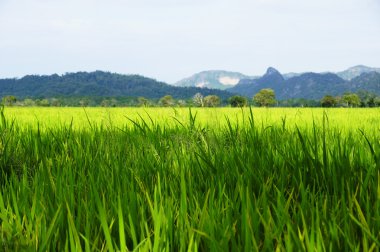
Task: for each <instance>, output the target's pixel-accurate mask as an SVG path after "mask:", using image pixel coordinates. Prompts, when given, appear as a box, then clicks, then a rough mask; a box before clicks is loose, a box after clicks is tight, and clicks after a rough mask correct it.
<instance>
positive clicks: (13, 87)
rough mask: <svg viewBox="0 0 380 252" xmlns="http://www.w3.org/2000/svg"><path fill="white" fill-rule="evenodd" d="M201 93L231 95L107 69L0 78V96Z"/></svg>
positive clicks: (159, 95)
mask: <svg viewBox="0 0 380 252" xmlns="http://www.w3.org/2000/svg"><path fill="white" fill-rule="evenodd" d="M198 92H199V93H201V94H203V95H204V96H206V95H210V94H215V95H218V96H220V97H221V98H222V99H226V98H228V97H230V96H231V94H230V93H228V92H226V91H222V90H213V89H207V88H195V87H174V86H171V85H168V84H166V83H163V82H158V81H156V80H154V79H150V78H146V77H143V76H140V75H122V74H116V73H109V72H102V71H96V72H90V73H88V72H77V73H68V74H65V75H62V76H60V75H57V74H54V75H43V76H40V75H27V76H25V77H23V78H21V79H0V97H1V96H6V95H14V96H17V97H19V98H23V97H46V98H47V97H58V96H66V97H68V96H77V97H79V96H108V97H111V96H128V97H138V96H143V97H146V98H160V97H162V96H164V95H172V96H173V97H174V98H181V99H186V98H190V97H192V96H194V95H195V94H196V93H198Z"/></svg>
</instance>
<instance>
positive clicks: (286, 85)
mask: <svg viewBox="0 0 380 252" xmlns="http://www.w3.org/2000/svg"><path fill="white" fill-rule="evenodd" d="M263 88H271V89H273V90H274V91H275V93H276V97H277V98H278V99H280V100H284V99H290V98H305V99H321V98H322V97H323V96H325V95H327V94H330V95H341V94H343V93H344V92H356V91H359V90H366V91H370V92H373V93H375V94H377V95H380V73H378V72H375V71H372V72H364V73H362V74H361V75H359V76H357V77H355V78H353V79H351V80H344V79H343V78H341V77H339V76H338V75H337V74H333V73H312V72H310V73H303V74H300V75H296V76H294V77H290V78H288V79H285V78H284V77H283V76H282V75H281V73H280V72H279V71H277V70H276V69H274V68H272V67H270V68H268V70H267V72H266V73H265V74H264V75H263V76H262V77H261V78H258V79H253V80H250V79H243V80H241V81H240V82H239V83H238V84H237V85H236V86H234V87H232V88H229V89H227V91H229V92H232V93H236V94H240V95H244V96H248V97H252V96H253V95H255V94H256V93H257V92H259V91H260V90H261V89H263Z"/></svg>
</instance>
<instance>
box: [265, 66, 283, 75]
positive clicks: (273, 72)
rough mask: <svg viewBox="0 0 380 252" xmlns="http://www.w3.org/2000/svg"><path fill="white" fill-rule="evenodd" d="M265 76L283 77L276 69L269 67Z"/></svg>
mask: <svg viewBox="0 0 380 252" xmlns="http://www.w3.org/2000/svg"><path fill="white" fill-rule="evenodd" d="M265 75H281V73H280V72H279V71H278V70H277V69H276V68H273V67H268V69H267V71H266V73H265Z"/></svg>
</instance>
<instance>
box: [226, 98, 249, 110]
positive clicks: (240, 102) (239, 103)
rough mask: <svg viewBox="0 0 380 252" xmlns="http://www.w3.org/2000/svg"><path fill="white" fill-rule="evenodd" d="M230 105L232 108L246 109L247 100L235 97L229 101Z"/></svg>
mask: <svg viewBox="0 0 380 252" xmlns="http://www.w3.org/2000/svg"><path fill="white" fill-rule="evenodd" d="M228 103H229V104H230V105H231V107H244V106H247V98H245V97H244V96H240V95H234V96H231V97H230V99H228Z"/></svg>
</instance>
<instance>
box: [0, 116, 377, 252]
mask: <svg viewBox="0 0 380 252" xmlns="http://www.w3.org/2000/svg"><path fill="white" fill-rule="evenodd" d="M42 111H43V110H42ZM68 111H69V110H68ZM168 111H171V112H170V113H174V114H170V115H169V116H162V115H161V116H157V115H156V114H155V113H160V112H162V111H159V110H150V111H147V113H140V112H141V111H139V113H138V114H136V113H135V114H133V115H130V114H126V115H125V116H123V119H121V117H120V118H117V120H114V119H112V111H110V114H109V115H110V116H109V117H110V118H111V119H110V120H108V122H107V123H102V122H99V121H96V120H94V119H93V116H94V114H91V110H89V111H87V112H86V113H87V115H85V114H83V117H82V118H81V120H82V121H81V122H82V123H81V124H80V125H78V124H77V121H76V120H77V119H76V118H74V117H71V118H70V116H68V118H70V119H68V120H66V121H64V122H62V121H59V122H58V123H57V122H55V123H54V122H52V123H51V124H46V123H45V122H44V121H38V122H39V123H37V122H34V121H33V123H30V121H29V123H28V121H23V117H20V116H18V117H17V116H11V115H8V114H7V111H5V113H6V114H5V115H4V111H1V115H0V116H1V118H0V119H1V120H0V121H1V124H0V162H1V163H0V165H1V179H0V186H1V194H0V247H1V248H3V249H4V250H5V251H20V250H32V251H33V250H36V251H62V250H67V251H82V250H83V251H133V250H137V251H274V250H278V251H285V250H286V251H303V250H306V251H315V250H317V251H351V250H355V251H358V250H359V251H379V249H380V130H379V126H378V125H379V124H375V123H373V124H371V123H370V122H371V120H375V121H376V120H378V116H379V115H380V113H379V110H368V114H369V115H371V113H372V116H368V115H367V116H368V117H367V121H366V123H365V125H360V123H357V124H355V123H352V124H351V125H348V126H347V125H346V126H342V127H338V126H339V125H338V124H337V123H335V122H334V116H330V113H332V114H333V115H334V113H336V111H333V112H331V111H327V112H325V113H323V111H322V110H313V111H311V112H312V113H309V112H308V111H309V110H297V111H298V112H297V111H296V110H287V112H288V114H285V115H286V116H285V115H283V114H276V113H277V112H276V110H258V111H256V110H253V111H252V110H249V109H248V110H229V111H228V113H225V111H226V110H223V109H221V110H217V109H216V110H215V109H214V110H212V116H214V119H212V120H214V121H213V122H212V123H207V122H206V119H207V118H205V115H204V114H202V113H210V112H209V111H207V110H205V111H203V110H190V111H189V110H187V109H186V110H177V111H173V110H168ZM346 111H347V113H349V115H350V116H355V115H357V117H358V118H360V117H361V116H363V114H361V111H362V110H346ZM11 112H12V111H11ZM129 112H130V111H129ZM230 112H231V113H230ZM232 112H233V113H232ZM272 112H273V113H274V114H270V113H272ZM218 113H219V114H218ZM260 113H262V114H261V116H262V117H261V118H260ZM296 113H297V114H298V115H297V116H299V118H298V119H297V118H294V117H291V116H289V114H296ZM339 113H344V111H343V112H339ZM256 114H259V115H258V116H257V115H256ZM264 114H267V116H263V115H264ZM311 114H312V115H311ZM335 115H336V114H335ZM302 116H303V117H302ZM339 116H341V115H340V114H339ZM208 117H209V118H211V116H208ZM256 117H259V118H256ZM342 117H344V118H346V120H349V118H347V117H348V115H347V114H345V115H344V114H343V115H342ZM36 118H38V115H37V117H36ZM72 118H73V119H72ZM289 118H290V119H289ZM210 120H211V119H210ZM49 125H50V126H49Z"/></svg>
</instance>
